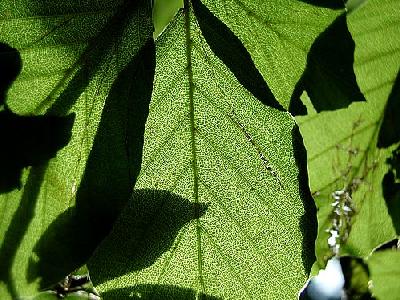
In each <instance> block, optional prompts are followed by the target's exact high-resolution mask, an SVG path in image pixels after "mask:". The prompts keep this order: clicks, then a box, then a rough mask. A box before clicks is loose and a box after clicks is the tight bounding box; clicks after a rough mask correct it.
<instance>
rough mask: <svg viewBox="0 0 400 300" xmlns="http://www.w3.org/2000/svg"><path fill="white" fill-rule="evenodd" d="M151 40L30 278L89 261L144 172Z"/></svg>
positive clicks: (45, 280) (114, 95)
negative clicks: (71, 202)
mask: <svg viewBox="0 0 400 300" xmlns="http://www.w3.org/2000/svg"><path fill="white" fill-rule="evenodd" d="M154 55H155V49H154V44H153V41H152V40H151V41H148V43H147V44H146V46H144V47H143V49H142V50H141V51H140V52H139V53H138V54H137V56H136V57H135V59H134V60H133V61H132V62H131V63H130V64H129V65H128V66H127V67H126V68H125V69H124V70H123V71H122V72H121V74H120V75H119V76H118V78H117V80H116V81H115V82H114V85H113V87H112V89H111V91H110V94H109V97H108V98H107V100H106V103H105V106H104V109H103V114H102V117H101V121H100V124H99V129H98V132H97V135H96V137H95V140H94V144H93V147H92V150H91V152H90V155H89V159H88V161H87V164H86V170H85V173H84V176H83V179H82V182H81V184H80V186H79V188H78V190H77V193H76V206H75V207H73V208H70V209H68V210H67V211H65V212H64V213H63V214H61V215H60V216H59V217H58V218H57V219H56V221H55V222H54V223H53V224H52V225H51V226H50V227H49V228H48V229H47V231H46V232H45V233H44V234H43V236H42V237H41V239H40V240H39V242H38V243H37V245H36V247H35V250H34V251H35V252H36V254H37V255H38V257H39V262H37V263H35V262H33V261H32V263H31V266H30V274H29V278H30V279H32V280H33V279H34V278H36V277H37V276H39V277H41V278H42V282H41V285H42V287H48V286H49V285H50V284H52V283H54V282H55V281H57V279H58V280H59V279H61V278H63V276H65V275H66V274H68V273H70V272H71V271H73V270H74V269H76V268H78V267H79V266H81V265H82V264H84V263H85V262H86V260H87V259H88V258H89V257H90V256H91V254H92V253H93V251H94V249H95V248H96V247H97V245H98V244H99V243H100V242H101V240H102V239H103V238H104V237H105V236H106V235H107V234H108V232H109V231H110V229H111V227H112V225H113V223H114V221H115V219H116V218H117V216H118V214H119V212H120V211H121V209H122V207H123V206H124V205H125V203H126V202H127V200H128V199H129V197H130V195H131V192H132V185H133V184H134V183H135V181H136V177H137V174H138V172H139V170H140V164H141V157H142V148H143V138H144V137H143V133H144V124H145V121H146V118H147V114H148V107H149V102H150V97H151V92H152V82H153V76H154V67H155V56H154Z"/></svg>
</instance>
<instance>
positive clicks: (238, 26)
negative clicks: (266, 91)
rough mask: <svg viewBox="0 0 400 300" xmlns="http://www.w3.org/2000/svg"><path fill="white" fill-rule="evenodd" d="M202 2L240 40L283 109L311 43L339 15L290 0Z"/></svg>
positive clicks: (285, 106) (287, 104)
mask: <svg viewBox="0 0 400 300" xmlns="http://www.w3.org/2000/svg"><path fill="white" fill-rule="evenodd" d="M202 2H203V3H204V4H205V5H206V6H207V7H208V8H209V9H210V10H211V11H212V12H213V13H214V14H215V15H216V16H217V17H218V18H219V19H221V20H222V21H223V22H224V23H225V24H226V25H227V26H228V27H229V28H230V29H231V30H232V31H233V32H234V33H235V34H236V35H237V36H238V37H239V39H240V40H241V41H242V43H243V45H244V46H245V47H246V49H247V51H248V52H249V53H250V55H251V57H252V59H253V60H254V63H255V66H256V67H257V69H258V70H259V71H260V73H261V75H262V76H263V78H264V80H265V81H266V82H267V83H268V86H269V87H270V89H271V91H272V93H273V94H274V95H275V97H276V99H277V100H278V102H279V103H280V104H281V105H282V106H283V107H284V108H286V109H287V108H288V107H289V104H290V100H291V97H292V93H293V91H294V89H295V86H296V84H297V82H298V81H299V79H300V77H301V75H302V73H303V71H304V70H305V67H306V61H307V53H308V51H309V50H310V47H311V45H312V43H313V42H314V40H315V38H316V37H317V36H318V35H319V34H320V33H321V32H322V31H323V30H324V29H325V28H326V27H327V26H328V25H330V24H331V23H332V22H333V21H334V19H335V18H336V17H337V16H338V15H339V12H340V11H333V10H331V9H324V8H319V7H316V6H313V5H310V4H306V3H304V2H301V1H290V0H278V1H261V0H259V1H253V0H224V1H216V0H202ZM305 2H306V1H305Z"/></svg>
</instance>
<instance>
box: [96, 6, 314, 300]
mask: <svg viewBox="0 0 400 300" xmlns="http://www.w3.org/2000/svg"><path fill="white" fill-rule="evenodd" d="M202 16H203V15H198V16H195V15H194V12H193V10H192V7H191V4H189V1H185V9H184V10H183V11H181V12H180V13H179V14H178V16H177V17H176V18H175V19H174V20H173V22H172V23H171V24H170V25H169V27H168V28H167V29H166V30H165V31H164V33H163V34H162V36H160V37H159V38H158V41H157V45H156V46H157V47H156V52H157V59H156V62H157V67H156V75H155V81H154V91H153V95H152V102H151V104H150V114H149V118H148V120H147V123H146V131H145V145H144V158H143V164H142V169H141V173H140V175H139V179H138V182H137V184H136V187H135V191H134V196H133V198H132V201H131V202H130V203H129V205H128V207H127V208H126V209H125V210H124V212H123V213H122V216H121V217H120V218H119V220H118V222H117V223H116V225H115V227H114V229H113V231H112V233H111V234H110V236H108V237H107V239H106V240H105V241H104V243H103V244H102V245H101V246H100V248H98V249H97V251H96V253H95V255H94V257H93V258H92V259H91V261H90V262H89V268H90V270H91V274H92V279H93V281H94V283H95V284H97V288H98V289H99V290H100V292H102V294H103V295H104V297H105V299H121V298H122V297H128V296H129V297H130V298H133V299H136V298H138V299H140V298H145V299H147V298H149V299H151V298H163V297H168V299H183V298H184V299H192V298H195V297H196V296H198V297H200V296H202V297H203V298H202V299H215V298H218V299H219V298H231V299H294V298H296V295H297V292H298V290H299V288H300V287H301V285H302V283H303V282H304V281H305V279H306V277H307V272H308V271H307V270H308V269H309V267H310V263H311V262H312V253H311V252H310V251H312V250H311V249H312V247H313V246H312V245H313V232H314V229H313V225H314V223H313V220H314V218H315V215H314V213H315V211H314V210H313V205H312V202H311V201H312V200H311V199H310V195H309V194H308V193H307V190H308V188H307V186H305V187H304V185H303V186H300V182H299V177H300V178H304V179H306V175H305V174H304V173H302V174H300V171H299V167H298V166H297V164H299V165H300V164H301V162H304V161H302V159H304V156H303V155H304V153H303V152H302V151H301V149H300V148H301V141H299V139H298V135H297V134H298V132H297V131H296V127H295V124H294V120H293V119H292V117H291V116H290V115H289V114H288V113H287V112H282V111H279V110H277V109H274V108H271V107H268V106H264V105H263V104H262V103H261V102H260V101H258V100H257V99H256V98H254V97H253V96H252V94H251V93H250V92H249V91H247V90H246V89H244V88H243V86H241V85H240V84H239V82H238V81H237V80H236V78H235V77H234V76H233V74H232V73H231V72H230V71H229V69H228V68H227V67H226V66H225V65H224V64H223V63H222V62H221V61H220V60H219V59H218V58H217V56H216V55H215V54H214V53H213V51H212V50H211V49H210V47H209V45H208V44H207V42H206V40H205V38H204V37H203V34H202V31H201V29H200V26H199V24H198V23H201V20H198V19H197V18H201V17H202ZM299 147H300V148H299ZM304 175H305V177H303V176H304ZM303 183H304V182H303ZM310 255H311V256H310ZM164 299H165V298H164Z"/></svg>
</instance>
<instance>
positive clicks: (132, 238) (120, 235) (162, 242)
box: [88, 189, 207, 285]
mask: <svg viewBox="0 0 400 300" xmlns="http://www.w3.org/2000/svg"><path fill="white" fill-rule="evenodd" d="M206 209H207V205H206V204H204V203H192V202H190V201H188V200H187V199H184V198H182V197H180V196H178V195H176V194H173V193H170V192H169V191H165V190H151V189H138V190H134V192H133V196H132V199H131V200H130V201H129V203H128V204H127V206H126V207H125V209H124V210H123V212H122V213H121V215H120V217H119V218H118V220H117V222H116V223H115V226H114V228H113V230H112V232H111V233H110V235H109V236H107V238H106V239H105V240H104V241H103V243H102V244H101V245H100V247H99V248H98V249H97V250H96V252H95V254H94V255H93V257H92V258H91V259H90V261H89V263H88V267H89V269H90V271H91V272H92V280H93V282H94V283H95V285H97V284H99V283H102V282H104V281H106V280H108V279H111V278H115V277H118V276H121V275H123V274H126V273H128V272H134V271H139V270H142V269H144V268H147V267H150V266H151V265H152V264H153V263H154V262H155V261H156V260H157V259H158V258H159V257H160V256H161V255H162V254H163V253H164V252H166V251H168V250H169V249H170V248H171V247H172V246H173V243H174V241H175V239H176V237H177V235H178V232H179V230H181V228H182V227H183V226H185V224H187V223H189V222H190V221H191V220H195V219H197V218H200V217H201V216H202V215H203V214H204V213H205V211H206ZM105 270H107V271H105Z"/></svg>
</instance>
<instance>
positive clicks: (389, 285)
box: [368, 250, 400, 300]
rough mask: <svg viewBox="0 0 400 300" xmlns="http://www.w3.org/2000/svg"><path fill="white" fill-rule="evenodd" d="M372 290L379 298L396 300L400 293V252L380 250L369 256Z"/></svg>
mask: <svg viewBox="0 0 400 300" xmlns="http://www.w3.org/2000/svg"><path fill="white" fill-rule="evenodd" d="M368 267H369V270H370V272H371V279H372V292H373V295H374V296H376V297H377V299H387V300H395V299H397V298H398V296H399V295H400V285H399V280H400V252H399V251H392V250H385V251H378V252H375V253H373V254H372V255H371V257H370V258H368Z"/></svg>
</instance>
